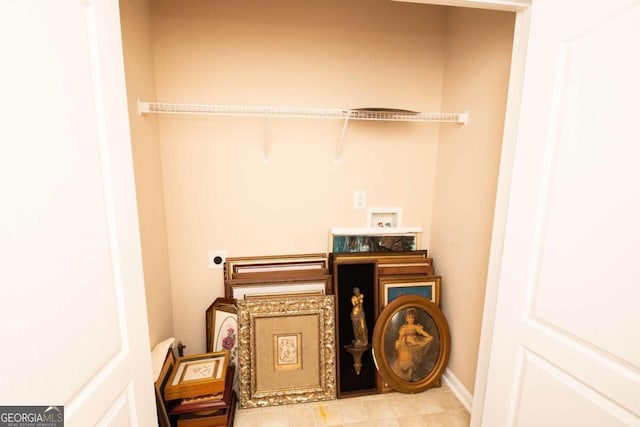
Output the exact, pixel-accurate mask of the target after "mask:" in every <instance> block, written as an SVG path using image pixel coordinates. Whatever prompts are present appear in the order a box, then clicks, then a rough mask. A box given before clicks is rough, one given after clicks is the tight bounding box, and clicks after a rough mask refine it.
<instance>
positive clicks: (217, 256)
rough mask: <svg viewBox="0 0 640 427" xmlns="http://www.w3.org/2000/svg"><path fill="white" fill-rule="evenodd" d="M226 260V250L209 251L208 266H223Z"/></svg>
mask: <svg viewBox="0 0 640 427" xmlns="http://www.w3.org/2000/svg"><path fill="white" fill-rule="evenodd" d="M225 261H227V251H209V268H216V269H217V268H223V267H224V263H225Z"/></svg>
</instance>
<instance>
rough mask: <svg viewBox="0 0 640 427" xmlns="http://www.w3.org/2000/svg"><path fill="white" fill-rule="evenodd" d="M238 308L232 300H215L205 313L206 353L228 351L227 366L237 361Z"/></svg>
mask: <svg viewBox="0 0 640 427" xmlns="http://www.w3.org/2000/svg"><path fill="white" fill-rule="evenodd" d="M237 313H238V308H237V306H236V300H235V299H234V298H216V299H215V301H214V302H213V303H212V304H211V305H210V306H209V308H207V311H206V313H205V317H206V326H207V331H206V332H207V351H208V352H216V351H223V350H227V351H229V364H231V365H235V364H236V361H237V359H238V345H237V343H238V314H237Z"/></svg>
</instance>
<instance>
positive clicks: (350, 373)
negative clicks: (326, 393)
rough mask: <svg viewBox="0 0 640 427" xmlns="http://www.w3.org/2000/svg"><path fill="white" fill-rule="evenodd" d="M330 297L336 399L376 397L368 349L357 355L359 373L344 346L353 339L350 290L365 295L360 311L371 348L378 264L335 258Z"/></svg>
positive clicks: (372, 363)
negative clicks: (333, 308) (333, 302)
mask: <svg viewBox="0 0 640 427" xmlns="http://www.w3.org/2000/svg"><path fill="white" fill-rule="evenodd" d="M331 265H332V271H333V293H334V294H335V297H336V340H337V343H336V363H337V367H336V372H337V389H338V390H337V396H338V398H344V397H352V396H359V395H365V394H374V393H377V375H376V368H375V364H374V362H373V357H372V356H371V350H370V348H369V349H368V350H366V351H363V352H362V353H361V355H360V357H361V359H360V364H361V366H360V367H359V369H360V372H359V373H358V372H357V370H356V367H355V364H356V360H355V359H354V356H353V355H352V354H351V353H350V352H349V351H348V350H347V348H346V347H345V346H348V345H350V344H351V341H352V340H353V339H354V332H353V324H352V321H351V310H352V308H353V305H352V303H351V297H352V296H353V288H355V287H358V288H359V289H360V293H361V294H362V295H364V304H363V311H364V313H365V321H366V324H367V331H368V340H369V344H371V339H372V336H373V326H374V324H375V321H376V314H377V307H378V267H377V266H378V263H377V260H376V259H375V258H371V257H367V258H360V257H335V258H333V259H332V262H331Z"/></svg>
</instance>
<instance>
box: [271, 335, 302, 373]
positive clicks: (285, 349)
mask: <svg viewBox="0 0 640 427" xmlns="http://www.w3.org/2000/svg"><path fill="white" fill-rule="evenodd" d="M301 368H302V334H301V333H294V334H274V335H273V370H274V371H290V370H296V369H301Z"/></svg>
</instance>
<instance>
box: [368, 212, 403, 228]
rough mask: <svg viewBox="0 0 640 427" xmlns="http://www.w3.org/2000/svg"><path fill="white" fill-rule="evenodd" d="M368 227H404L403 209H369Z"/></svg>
mask: <svg viewBox="0 0 640 427" xmlns="http://www.w3.org/2000/svg"><path fill="white" fill-rule="evenodd" d="M367 227H402V208H368V209H367Z"/></svg>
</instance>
